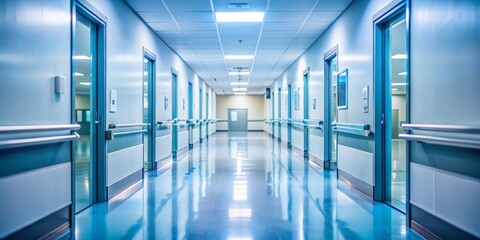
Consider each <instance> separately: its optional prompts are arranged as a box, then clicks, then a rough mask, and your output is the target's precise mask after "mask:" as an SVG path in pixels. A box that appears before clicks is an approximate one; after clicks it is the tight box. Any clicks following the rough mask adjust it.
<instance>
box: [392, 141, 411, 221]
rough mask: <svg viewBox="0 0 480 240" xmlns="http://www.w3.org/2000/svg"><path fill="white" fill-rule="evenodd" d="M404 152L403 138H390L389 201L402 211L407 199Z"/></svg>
mask: <svg viewBox="0 0 480 240" xmlns="http://www.w3.org/2000/svg"><path fill="white" fill-rule="evenodd" d="M406 152H407V150H406V146H405V140H401V139H392V166H391V168H392V172H391V174H392V176H391V179H392V185H391V195H390V202H389V203H390V204H391V205H392V206H394V207H396V208H398V209H400V210H401V211H403V212H405V208H406V201H407V196H406V194H407V189H406V182H407V175H406V167H407V163H406V160H407V157H406V155H405V154H406Z"/></svg>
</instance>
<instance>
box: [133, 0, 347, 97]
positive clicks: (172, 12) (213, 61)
mask: <svg viewBox="0 0 480 240" xmlns="http://www.w3.org/2000/svg"><path fill="white" fill-rule="evenodd" d="M125 1H126V2H127V3H128V4H129V5H130V6H131V8H132V9H133V10H134V11H136V12H137V13H138V15H139V16H140V17H141V18H142V19H143V20H144V21H145V22H146V23H147V24H148V25H149V26H150V27H151V28H152V30H153V31H154V32H155V33H156V34H157V35H158V36H159V37H160V38H161V39H163V41H165V43H166V44H167V45H169V46H170V47H171V48H172V49H173V50H174V51H175V52H177V54H178V55H180V57H181V58H182V59H183V60H184V61H185V62H186V63H187V64H188V65H189V66H190V67H191V68H192V69H193V70H194V71H195V72H196V73H197V74H198V75H199V76H200V77H201V78H202V79H203V80H204V81H205V82H207V84H208V85H210V86H211V87H212V88H213V89H214V91H215V92H216V93H217V94H232V93H233V92H232V86H231V85H230V82H232V81H238V78H239V77H238V76H229V75H228V72H229V71H238V70H234V68H238V67H242V68H248V70H250V71H251V75H250V76H241V80H242V81H249V85H248V94H263V93H264V89H265V87H268V86H270V85H271V84H272V82H273V81H274V80H275V79H277V78H278V77H279V76H280V75H281V74H282V73H283V72H284V71H285V70H286V69H287V68H288V67H289V66H290V65H291V64H292V63H293V62H294V61H295V60H296V59H297V58H298V57H300V56H301V55H302V53H304V52H305V51H306V50H307V49H308V48H309V47H310V46H311V45H312V43H313V42H314V41H315V40H316V39H317V38H318V37H319V36H320V35H321V34H322V33H323V32H324V31H325V30H326V29H327V27H328V26H330V24H331V23H332V22H333V21H334V20H335V19H336V18H337V17H338V16H339V15H340V14H341V13H342V11H343V10H344V9H345V8H346V7H347V6H348V5H349V4H350V2H351V1H352V0H125ZM230 3H247V4H248V5H249V8H229V4H230ZM224 11H229V12H240V11H250V12H265V18H264V21H263V22H259V23H229V22H227V23H224V22H216V21H215V14H214V13H215V12H224ZM239 40H241V41H239ZM224 55H254V59H253V60H225V58H224Z"/></svg>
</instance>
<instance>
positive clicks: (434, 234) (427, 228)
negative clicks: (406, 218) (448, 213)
mask: <svg viewBox="0 0 480 240" xmlns="http://www.w3.org/2000/svg"><path fill="white" fill-rule="evenodd" d="M452 207H454V206H452ZM410 218H411V219H410V223H411V226H412V229H413V230H415V231H416V232H418V233H419V234H420V235H422V236H423V237H425V238H427V239H462V240H463V239H478V238H476V237H475V236H473V235H472V234H470V233H468V232H466V231H464V230H462V229H460V228H458V227H456V226H453V225H452V224H450V223H448V222H446V221H444V220H442V219H440V218H438V217H436V216H434V215H433V214H431V213H429V212H427V211H425V210H423V209H421V208H419V207H417V206H415V205H413V204H411V203H410Z"/></svg>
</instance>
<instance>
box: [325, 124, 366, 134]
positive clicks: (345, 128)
mask: <svg viewBox="0 0 480 240" xmlns="http://www.w3.org/2000/svg"><path fill="white" fill-rule="evenodd" d="M332 127H333V130H334V131H337V132H341V133H348V134H353V135H359V136H364V137H368V136H369V135H370V133H371V132H372V131H371V130H370V125H368V124H358V123H339V122H336V123H333V124H332Z"/></svg>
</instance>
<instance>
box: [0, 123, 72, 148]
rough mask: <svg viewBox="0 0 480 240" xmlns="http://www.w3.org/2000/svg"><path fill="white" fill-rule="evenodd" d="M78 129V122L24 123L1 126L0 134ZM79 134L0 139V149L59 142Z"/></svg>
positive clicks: (69, 139)
mask: <svg viewBox="0 0 480 240" xmlns="http://www.w3.org/2000/svg"><path fill="white" fill-rule="evenodd" d="M78 129H80V125H79V124H59V125H25V126H1V127H0V134H15V133H24V132H42V131H43V132H51V131H67V130H68V131H76V130H78ZM79 137H80V136H79V135H78V134H77V133H76V132H73V133H72V132H71V133H70V134H68V135H56V136H48V137H30V138H20V139H4V140H0V149H9V148H18V147H26V146H33V145H40V144H49V143H59V142H66V141H73V140H75V139H77V138H79Z"/></svg>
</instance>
